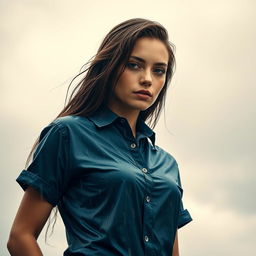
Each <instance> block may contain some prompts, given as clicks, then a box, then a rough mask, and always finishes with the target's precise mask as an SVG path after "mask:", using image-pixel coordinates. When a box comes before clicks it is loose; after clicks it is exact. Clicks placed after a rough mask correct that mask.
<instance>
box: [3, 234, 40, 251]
mask: <svg viewBox="0 0 256 256" xmlns="http://www.w3.org/2000/svg"><path fill="white" fill-rule="evenodd" d="M35 241H36V239H35V237H34V236H33V235H32V234H29V233H24V232H21V231H15V230H12V231H11V232H10V234H9V239H8V241H7V249H8V251H9V253H10V254H11V255H23V254H21V251H23V249H24V248H27V247H30V246H31V244H33V243H35Z"/></svg>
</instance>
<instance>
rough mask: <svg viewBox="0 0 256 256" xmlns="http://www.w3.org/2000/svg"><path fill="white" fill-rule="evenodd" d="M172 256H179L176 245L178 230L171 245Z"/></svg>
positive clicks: (177, 245) (177, 244)
mask: <svg viewBox="0 0 256 256" xmlns="http://www.w3.org/2000/svg"><path fill="white" fill-rule="evenodd" d="M172 255H173V256H179V255H180V254H179V243H178V230H177V232H176V236H175V240H174V244H173V250H172Z"/></svg>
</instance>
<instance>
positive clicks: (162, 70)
mask: <svg viewBox="0 0 256 256" xmlns="http://www.w3.org/2000/svg"><path fill="white" fill-rule="evenodd" d="M154 72H155V73H156V74H157V75H164V74H165V72H166V71H165V69H161V68H156V69H155V70H154Z"/></svg>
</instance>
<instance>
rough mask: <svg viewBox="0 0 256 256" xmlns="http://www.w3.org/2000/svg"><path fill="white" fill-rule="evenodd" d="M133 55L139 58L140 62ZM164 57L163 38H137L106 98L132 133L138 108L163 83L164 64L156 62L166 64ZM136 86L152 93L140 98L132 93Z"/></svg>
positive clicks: (149, 101)
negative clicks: (110, 93)
mask: <svg viewBox="0 0 256 256" xmlns="http://www.w3.org/2000/svg"><path fill="white" fill-rule="evenodd" d="M134 57H139V58H140V59H143V60H144V63H143V62H141V61H139V60H138V59H136V58H134ZM168 59H169V55H168V51H167V49H166V46H165V45H164V43H163V42H161V41H160V40H158V39H153V38H140V39H138V40H137V42H136V43H135V46H134V48H133V51H132V53H131V56H130V58H129V62H128V63H126V68H125V70H124V72H123V73H122V75H121V77H120V79H119V80H118V82H117V85H116V87H115V90H114V95H113V96H112V98H111V99H110V100H109V103H108V106H109V108H110V109H111V110H112V111H113V112H115V113H117V114H118V115H120V116H123V117H125V118H126V119H127V120H128V122H129V124H130V126H131V129H132V132H133V135H134V136H135V135H136V129H135V127H136V121H137V118H138V115H139V112H140V111H141V110H145V109H147V108H149V107H150V106H151V105H152V104H153V103H154V102H155V100H156V99H157V96H158V95H159V93H160V91H161V89H162V88H163V86H164V83H165V78H166V75H165V72H166V69H167V67H166V66H163V65H159V64H157V63H164V64H166V65H167V63H168ZM138 90H149V91H150V92H151V93H152V97H150V98H148V99H146V100H142V99H140V98H139V97H138V95H137V94H135V93H134V92H136V91H138Z"/></svg>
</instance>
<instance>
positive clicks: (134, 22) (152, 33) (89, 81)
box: [27, 18, 175, 164]
mask: <svg viewBox="0 0 256 256" xmlns="http://www.w3.org/2000/svg"><path fill="white" fill-rule="evenodd" d="M143 37H147V38H154V39H159V40H160V41H162V42H163V43H164V45H165V46H166V49H167V51H168V54H169V60H168V66H167V70H166V80H165V84H164V86H163V88H162V90H161V92H160V93H159V95H158V98H157V99H156V101H155V102H154V104H153V105H152V106H150V107H149V108H148V109H146V110H144V111H141V112H140V117H141V118H142V119H143V120H144V121H146V120H149V124H150V126H151V127H152V128H154V127H155V125H156V123H157V121H158V118H159V116H160V112H161V110H162V108H163V106H164V105H165V98H166V91H167V87H168V85H169V84H170V81H171V78H172V76H173V73H174V67H175V57H174V53H173V50H174V49H175V46H174V45H173V44H172V43H170V42H169V38H168V32H167V30H166V29H165V28H164V27H163V26H162V25H161V24H159V23H158V22H155V21H151V20H147V19H142V18H134V19H130V20H127V21H124V22H122V23H120V24H118V25H117V26H115V27H114V28H113V29H112V30H111V31H110V32H109V33H108V34H107V35H106V37H105V38H104V39H103V42H102V43H101V45H100V47H99V49H98V51H97V53H96V55H95V56H94V58H93V60H91V61H89V62H87V63H86V64H85V65H84V66H83V67H86V66H89V67H88V68H86V69H85V70H84V71H82V72H80V73H79V74H78V75H77V76H75V77H74V78H73V79H72V81H71V83H70V84H69V87H68V91H69V88H70V86H71V84H72V83H73V82H74V80H75V79H76V78H77V77H79V76H80V75H82V74H85V76H84V77H83V78H82V80H81V81H80V82H79V83H78V84H77V85H76V87H75V88H74V89H73V91H72V93H71V95H70V97H69V100H68V103H67V105H66V106H65V107H64V108H63V110H62V111H61V112H60V113H59V115H58V116H57V117H56V118H58V117H63V116H67V115H78V116H88V115H90V114H91V113H93V112H95V111H96V110H97V109H98V108H100V107H102V106H106V105H107V103H108V100H109V99H110V97H111V95H112V93H113V91H114V87H115V85H116V84H117V81H118V79H119V78H120V76H121V74H122V72H123V71H124V69H125V65H126V63H127V62H128V59H129V57H130V55H131V53H132V50H133V48H134V45H135V43H136V41H137V40H138V39H139V38H143ZM68 91H67V95H68ZM67 95H66V99H67ZM37 144H38V140H37V141H36V143H35V144H34V146H33V148H32V151H31V152H30V155H29V158H28V161H27V164H28V162H29V159H30V158H31V155H32V152H33V150H34V149H35V147H36V145H37Z"/></svg>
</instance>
